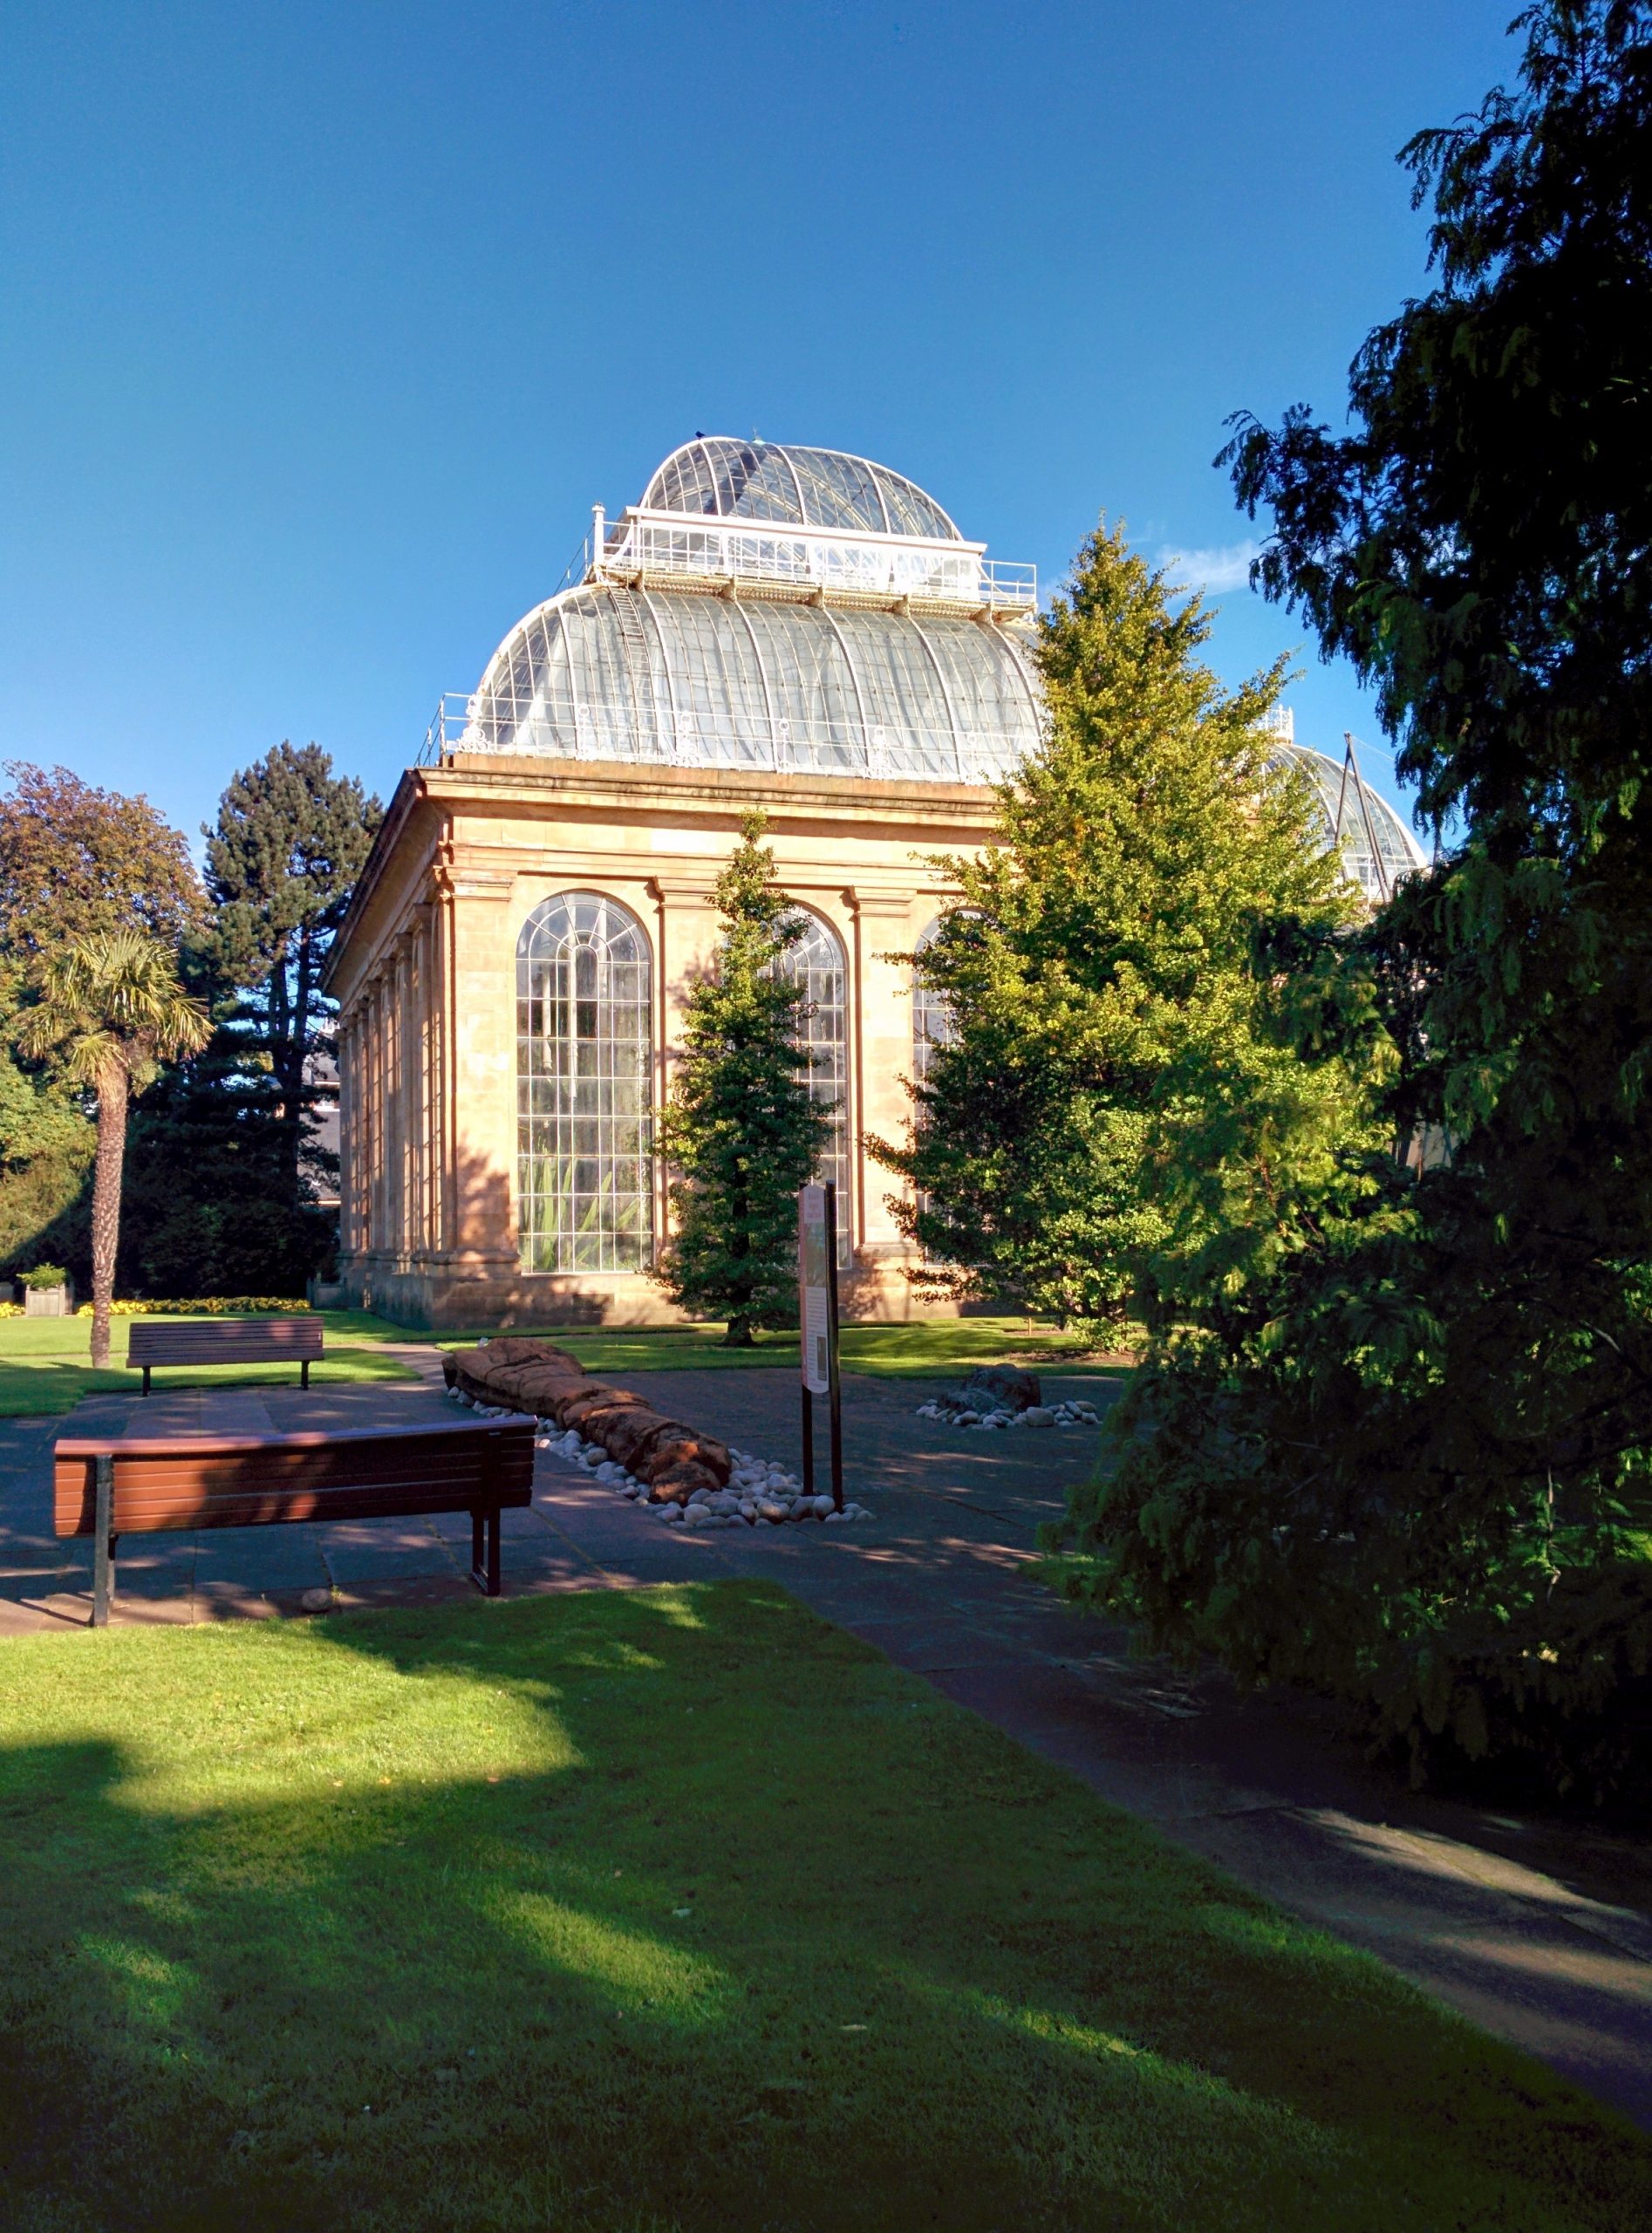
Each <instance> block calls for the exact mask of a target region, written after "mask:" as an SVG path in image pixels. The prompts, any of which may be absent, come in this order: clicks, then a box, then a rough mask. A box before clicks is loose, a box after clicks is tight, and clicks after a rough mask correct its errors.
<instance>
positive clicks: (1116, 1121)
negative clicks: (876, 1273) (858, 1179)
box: [871, 522, 1350, 1321]
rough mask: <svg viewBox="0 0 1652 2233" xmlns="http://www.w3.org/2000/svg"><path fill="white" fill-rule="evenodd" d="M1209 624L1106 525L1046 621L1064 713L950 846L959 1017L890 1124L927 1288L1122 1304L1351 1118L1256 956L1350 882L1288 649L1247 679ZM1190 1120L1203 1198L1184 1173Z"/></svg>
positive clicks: (948, 958)
mask: <svg viewBox="0 0 1652 2233" xmlns="http://www.w3.org/2000/svg"><path fill="white" fill-rule="evenodd" d="M1210 629H1211V623H1210V619H1209V617H1208V615H1207V614H1206V613H1205V611H1204V610H1203V608H1202V606H1201V604H1200V603H1199V601H1198V598H1191V599H1188V600H1187V601H1185V602H1178V601H1177V598H1176V592H1175V591H1173V589H1172V588H1171V585H1170V584H1168V583H1167V581H1166V579H1165V577H1164V575H1163V574H1162V573H1156V572H1154V571H1152V570H1150V568H1149V567H1148V566H1147V565H1146V564H1145V563H1143V560H1142V559H1141V558H1139V557H1136V556H1135V555H1134V554H1132V553H1131V551H1130V550H1129V548H1128V546H1127V544H1126V543H1125V540H1124V537H1123V533H1122V532H1121V531H1119V530H1118V529H1110V528H1109V527H1108V526H1107V525H1106V523H1105V522H1103V523H1102V526H1101V528H1100V529H1098V531H1097V532H1096V534H1095V535H1094V536H1091V537H1090V539H1089V541H1088V542H1087V543H1086V544H1085V545H1084V547H1083V549H1082V551H1081V553H1080V555H1079V559H1078V563H1077V566H1076V569H1075V575H1074V578H1073V580H1072V583H1071V584H1070V585H1069V588H1068V593H1067V595H1066V596H1065V597H1064V598H1058V599H1057V600H1056V601H1055V604H1054V606H1053V608H1052V610H1051V611H1050V613H1049V615H1048V618H1046V619H1045V621H1044V623H1043V632H1042V642H1041V647H1040V654H1039V657H1040V663H1041V666H1042V669H1043V674H1044V681H1045V690H1046V694H1047V697H1048V704H1049V709H1050V725H1049V730H1048V735H1047V737H1046V739H1045V741H1044V743H1043V744H1042V746H1041V748H1040V749H1039V751H1037V752H1036V753H1035V754H1034V755H1033V756H1032V757H1031V758H1030V759H1029V760H1028V761H1027V763H1026V764H1025V765H1024V766H1023V768H1021V770H1020V771H1019V772H1018V773H1017V774H1016V775H1014V777H1013V778H1012V779H1011V780H1010V782H1007V784H1006V785H1005V786H1004V788H1003V789H1002V791H1001V793H1000V832H999V843H998V844H997V845H996V846H995V847H994V848H993V850H990V851H989V852H988V853H986V855H985V856H984V857H982V858H981V859H980V860H979V861H967V860H947V861H945V862H943V863H942V864H940V865H941V866H942V867H943V868H944V869H945V872H946V874H947V875H948V877H949V878H950V879H951V880H952V882H953V883H954V884H956V885H957V887H958V889H959V892H960V894H961V904H960V905H959V908H958V910H957V911H956V912H954V913H953V914H952V916H951V917H950V918H947V920H946V921H945V923H944V924H943V925H942V928H941V930H940V932H939V935H938V936H937V938H936V939H934V941H933V942H932V944H931V945H929V946H926V947H925V949H924V950H923V952H922V953H920V954H918V956H917V957H915V962H914V966H915V967H916V968H917V970H918V972H919V973H920V975H921V977H922V979H923V980H925V982H926V983H927V984H928V985H929V986H931V987H932V988H933V990H934V991H935V992H936V993H938V994H939V995H940V998H941V1000H942V1002H943V1004H944V1008H945V1013H946V1014H947V1016H948V1019H949V1022H948V1028H947V1033H946V1035H945V1039H944V1041H942V1043H941V1044H939V1046H937V1047H936V1048H934V1049H933V1050H932V1056H931V1062H930V1069H929V1075H928V1077H927V1080H926V1081H925V1082H923V1083H922V1084H919V1085H918V1086H916V1087H915V1088H914V1099H915V1103H916V1107H915V1114H914V1122H913V1124H912V1127H911V1132H910V1135H909V1137H908V1139H907V1140H906V1142H905V1144H900V1145H894V1144H890V1143H887V1142H874V1143H872V1144H871V1145H872V1148H873V1151H874V1152H875V1153H876V1154H877V1155H878V1156H879V1157H881V1159H882V1160H883V1161H884V1162H885V1163H886V1164H888V1165H889V1166H890V1167H891V1168H892V1169H893V1170H895V1171H898V1172H900V1173H901V1175H902V1176H903V1177H905V1178H906V1179H907V1180H909V1182H910V1183H911V1187H912V1189H913V1197H912V1198H907V1199H905V1201H897V1202H895V1203H894V1204H893V1205H892V1206H893V1207H894V1209H895V1211H896V1214H897V1215H898V1217H899V1219H901V1221H902V1222H903V1224H904V1225H905V1229H906V1230H907V1232H908V1233H909V1234H911V1236H912V1237H913V1238H914V1239H917V1240H918V1241H919V1242H921V1243H922V1245H923V1246H924V1248H925V1252H926V1253H927V1256H928V1259H929V1262H928V1265H927V1267H926V1268H925V1270H924V1271H922V1272H920V1273H918V1274H916V1275H915V1276H916V1279H917V1280H918V1284H919V1285H920V1286H926V1287H929V1288H931V1289H932V1290H940V1291H943V1292H950V1293H952V1294H958V1295H980V1296H987V1295H993V1296H999V1297H1003V1298H1005V1299H1013V1300H1014V1301H1018V1302H1020V1303H1021V1304H1022V1305H1024V1306H1025V1307H1027V1308H1035V1309H1040V1310H1047V1311H1049V1312H1052V1313H1054V1314H1055V1315H1056V1316H1057V1317H1058V1318H1060V1319H1061V1320H1062V1321H1067V1320H1068V1319H1072V1318H1078V1319H1083V1320H1089V1321H1107V1320H1109V1319H1114V1320H1116V1319H1117V1318H1118V1317H1120V1316H1122V1315H1124V1314H1126V1313H1127V1312H1128V1311H1129V1310H1130V1309H1131V1308H1136V1307H1139V1305H1140V1304H1141V1301H1142V1296H1141V1294H1140V1288H1141V1285H1142V1282H1143V1279H1146V1278H1150V1277H1152V1276H1156V1275H1157V1274H1156V1273H1155V1271H1154V1268H1153V1267H1155V1266H1156V1265H1157V1262H1158V1260H1159V1257H1160V1255H1161V1253H1162V1252H1163V1251H1164V1250H1165V1249H1166V1248H1167V1247H1170V1246H1171V1245H1172V1243H1174V1244H1175V1245H1176V1246H1179V1247H1182V1248H1186V1247H1190V1246H1198V1245H1199V1243H1200V1239H1201V1236H1202V1235H1204V1234H1205V1233H1208V1231H1209V1230H1210V1229H1211V1228H1212V1225H1213V1224H1214V1223H1216V1222H1219V1221H1220V1220H1221V1219H1225V1218H1226V1217H1227V1216H1228V1215H1229V1214H1231V1212H1232V1209H1233V1206H1234V1200H1235V1199H1239V1198H1242V1199H1243V1200H1245V1201H1246V1202H1255V1201H1257V1200H1259V1199H1265V1198H1266V1192H1267V1189H1268V1186H1269V1185H1270V1184H1273V1185H1277V1184H1278V1182H1279V1179H1280V1168H1279V1166H1280V1162H1281V1160H1283V1161H1284V1162H1286V1163H1287V1164H1288V1163H1289V1162H1290V1161H1291V1160H1292V1159H1293V1158H1294V1157H1319V1156H1322V1155H1323V1153H1324V1152H1325V1150H1326V1145H1327V1143H1328V1140H1329V1139H1331V1138H1334V1137H1335V1136H1336V1135H1337V1133H1338V1130H1339V1127H1340V1126H1341V1124H1342V1123H1344V1121H1345V1117H1346V1113H1347V1111H1346V1096H1345V1094H1344V1092H1343V1089H1342V1082H1341V1080H1340V1079H1333V1078H1331V1077H1329V1076H1328V1075H1327V1074H1326V1073H1325V1072H1324V1071H1322V1070H1318V1071H1316V1070H1314V1069H1312V1068H1311V1067H1305V1066H1303V1065H1302V1064H1300V1063H1299V1062H1296V1061H1295V1060H1294V1057H1293V1056H1292V1055H1290V1054H1289V1053H1288V1051H1287V1050H1285V1049H1283V1048H1280V1044H1279V1043H1278V1039H1277V1035H1274V1034H1273V1033H1272V1032H1271V1031H1270V1030H1269V1028H1267V1027H1266V1021H1265V1020H1264V1018H1263V1016H1262V1014H1261V1013H1260V1007H1259V995H1260V992H1261V987H1260V986H1259V980H1258V978H1257V976H1256V973H1255V972H1254V970H1253V960H1252V957H1253V943H1254V939H1255V934H1256V932H1257V927H1258V925H1259V924H1260V923H1261V922H1263V921H1264V920H1266V919H1267V918H1279V917H1281V916H1282V917H1286V918H1294V919H1298V920H1300V921H1302V922H1304V923H1310V922H1311V923H1314V924H1318V925H1322V926H1327V927H1328V926H1330V925H1335V924H1336V923H1338V922H1340V921H1341V920H1343V919H1345V918H1346V917H1347V915H1348V912H1349V905H1350V903H1349V901H1348V898H1347V896H1346V895H1345V894H1344V893H1343V892H1342V891H1341V890H1340V889H1339V886H1338V881H1337V878H1336V876H1335V870H1334V865H1333V864H1331V863H1330V862H1329V861H1328V858H1327V857H1326V854H1325V850H1324V845H1323V842H1322V838H1321V836H1320V834H1319V833H1318V832H1317V831H1316V830H1315V828H1314V820H1313V816H1314V809H1313V808H1312V806H1311V804H1310V802H1309V800H1308V797H1307V790H1306V785H1305V782H1304V780H1303V779H1301V778H1300V777H1299V776H1297V775H1293V774H1290V773H1287V772H1285V771H1282V770H1280V768H1277V767H1275V766H1273V764H1271V761H1270V757H1269V751H1270V748H1269V746H1268V743H1267V741H1266V737H1265V735H1264V734H1263V733H1262V730H1261V727H1260V724H1261V721H1262V718H1263V716H1264V714H1266V711H1267V709H1268V707H1270V706H1271V705H1272V704H1273V700H1274V699H1275V697H1276V696H1277V694H1278V692H1279V688H1280V683H1281V681H1282V679H1283V663H1282V662H1281V663H1280V664H1279V665H1276V666H1274V667H1273V668H1271V669H1269V670H1268V671H1266V673H1261V674H1259V675H1257V676H1255V677H1254V678H1253V679H1252V680H1251V681H1249V682H1247V683H1246V684H1245V685H1244V686H1242V687H1241V688H1239V689H1238V690H1234V691H1231V692H1230V691H1227V690H1225V689H1224V688H1223V687H1222V686H1221V685H1220V684H1219V682H1218V680H1217V679H1216V677H1215V676H1214V675H1213V674H1212V673H1211V671H1210V670H1209V669H1208V668H1207V667H1206V666H1204V665H1203V664H1201V662H1200V660H1199V659H1198V652H1199V650H1200V647H1201V646H1202V645H1204V643H1205V640H1206V638H1208V636H1209V634H1210ZM1218 1111H1220V1112H1221V1114H1222V1121H1223V1123H1225V1124H1226V1125H1227V1127H1228V1130H1227V1131H1226V1133H1225V1136H1224V1138H1223V1143H1222V1144H1221V1145H1220V1146H1217V1145H1216V1144H1215V1134H1214V1132H1212V1131H1211V1130H1210V1128H1211V1127H1212V1124H1213V1123H1214V1122H1215V1119H1216V1115H1217V1112H1218ZM1195 1130H1198V1131H1199V1132H1200V1133H1201V1136H1202V1137H1204V1138H1205V1146H1204V1147H1203V1148H1202V1149H1201V1151H1200V1152H1201V1154H1203V1155H1206V1156H1208V1157H1210V1158H1211V1160H1210V1164H1209V1168H1208V1171H1207V1174H1206V1176H1207V1178H1208V1180H1209V1182H1210V1183H1209V1185H1207V1186H1206V1187H1205V1190H1204V1191H1205V1198H1204V1199H1203V1201H1202V1202H1201V1203H1200V1205H1199V1206H1198V1210H1197V1211H1196V1212H1192V1213H1191V1215H1189V1214H1188V1213H1187V1212H1186V1209H1185V1205H1184V1208H1183V1210H1182V1211H1179V1212H1173V1211H1172V1208H1171V1204H1170V1201H1169V1198H1168V1196H1169V1190H1168V1189H1167V1187H1166V1185H1165V1170H1166V1166H1167V1164H1173V1163H1175V1162H1176V1161H1177V1159H1178V1157H1180V1156H1181V1155H1183V1153H1184V1148H1185V1143H1186V1141H1187V1139H1188V1138H1189V1137H1191V1135H1192V1133H1193V1132H1194V1131H1195ZM1178 1216H1180V1217H1181V1219H1182V1223H1181V1226H1180V1229H1179V1231H1178V1228H1177V1219H1178Z"/></svg>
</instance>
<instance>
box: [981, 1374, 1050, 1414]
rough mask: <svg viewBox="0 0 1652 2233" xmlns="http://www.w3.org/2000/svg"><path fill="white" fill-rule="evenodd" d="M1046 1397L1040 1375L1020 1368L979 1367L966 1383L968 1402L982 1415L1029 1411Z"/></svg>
mask: <svg viewBox="0 0 1652 2233" xmlns="http://www.w3.org/2000/svg"><path fill="white" fill-rule="evenodd" d="M1043 1394H1044V1391H1043V1390H1042V1389H1041V1387H1040V1386H1039V1384H1038V1375H1037V1374H1036V1373H1035V1372H1023V1371H1022V1369H1021V1366H1020V1365H1018V1364H978V1365H977V1366H976V1368H975V1369H974V1371H973V1372H972V1373H971V1375H970V1376H969V1378H968V1379H967V1380H966V1382H965V1383H964V1396H965V1400H966V1402H967V1403H971V1404H973V1406H974V1408H975V1409H976V1410H978V1411H1025V1410H1028V1409H1030V1407H1031V1406H1032V1405H1033V1404H1034V1403H1041V1402H1042V1401H1043Z"/></svg>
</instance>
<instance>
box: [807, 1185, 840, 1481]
mask: <svg viewBox="0 0 1652 2233" xmlns="http://www.w3.org/2000/svg"><path fill="white" fill-rule="evenodd" d="M797 1280H798V1303H799V1309H798V1317H799V1321H800V1324H801V1326H802V1399H803V1488H804V1491H805V1492H806V1494H808V1495H809V1496H813V1495H814V1493H815V1398H816V1396H826V1397H827V1398H828V1399H829V1401H828V1417H829V1422H830V1429H831V1480H832V1504H833V1506H834V1507H835V1508H836V1510H837V1511H838V1512H841V1511H842V1510H843V1387H842V1383H841V1382H840V1380H839V1378H838V1372H837V1189H836V1186H834V1185H833V1184H832V1182H831V1180H830V1179H828V1180H827V1181H826V1182H825V1184H824V1185H812V1186H804V1187H801V1188H800V1189H799V1190H798V1195H797Z"/></svg>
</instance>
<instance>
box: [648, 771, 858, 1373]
mask: <svg viewBox="0 0 1652 2233" xmlns="http://www.w3.org/2000/svg"><path fill="white" fill-rule="evenodd" d="M764 826H765V823H764V817H763V816H761V815H760V814H759V815H751V816H747V819H746V820H745V821H744V822H743V823H741V843H740V844H739V845H738V846H737V847H736V848H735V850H734V854H733V855H732V856H731V857H730V859H729V862H728V864H727V867H726V868H725V869H724V871H723V872H722V874H721V876H720V877H719V878H718V882H717V894H716V897H717V907H718V912H719V914H720V917H721V925H722V928H721V937H720V943H719V946H718V952H717V959H716V964H715V966H714V968H713V972H712V973H711V974H710V975H709V976H707V977H706V978H703V979H702V980H700V983H699V984H697V985H696V986H695V987H693V990H692V991H691V993H690V994H689V996H688V1000H687V1004H686V1013H685V1018H684V1025H683V1060H682V1062H681V1065H680V1067H679V1070H678V1073H677V1076H676V1078H675V1079H674V1081H673V1082H672V1092H671V1098H670V1100H669V1102H668V1103H667V1105H666V1113H665V1118H664V1122H663V1123H662V1125H661V1128H660V1145H661V1148H662V1151H663V1152H664V1154H665V1156H666V1161H667V1163H668V1164H669V1165H670V1167H671V1168H672V1171H673V1173H674V1176H673V1178H672V1186H671V1203H672V1217H673V1231H672V1237H671V1239H670V1241H669V1243H668V1245H667V1246H666V1250H665V1251H664V1253H663V1255H662V1258H661V1261H660V1265H659V1273H658V1274H657V1276H658V1277H659V1280H660V1283H661V1284H662V1285H663V1286H664V1287H665V1288H666V1293H667V1294H669V1295H670V1296H671V1298H672V1301H675V1302H679V1303H681V1304H683V1305H684V1306H685V1307H686V1308H688V1309H690V1310H693V1311H697V1312H701V1313H703V1314H705V1315H707V1316H708V1317H714V1318H721V1319H724V1320H726V1321H727V1333H726V1335H724V1341H725V1342H726V1343H727V1346H729V1347H730V1348H735V1349H738V1348H748V1347H749V1346H750V1345H751V1342H752V1339H753V1335H754V1329H755V1328H759V1327H765V1326H779V1325H786V1324H788V1323H790V1322H791V1321H792V1320H793V1318H795V1315H796V1308H797V1190H798V1188H799V1187H800V1186H802V1185H805V1184H806V1183H807V1182H808V1180H809V1177H810V1176H811V1174H812V1173H813V1171H814V1169H815V1166H816V1164H817V1163H818V1162H819V1160H820V1157H821V1155H822V1154H823V1151H824V1149H825V1146H826V1143H827V1139H828V1137H829V1133H830V1129H831V1110H830V1108H829V1107H828V1106H827V1105H826V1104H824V1103H819V1102H816V1101H814V1100H812V1099H811V1098H810V1096H809V1085H808V1082H807V1079H806V1077H805V1076H804V1075H803V1072H802V1069H801V1067H800V1063H799V1057H798V1041H799V1036H800V1034H801V1030H802V1021H803V1016H804V1007H805V999H804V994H803V990H802V987H801V986H800V985H797V984H795V983H794V982H793V981H792V980H790V979H789V978H788V977H787V976H786V975H785V974H784V973H783V970H784V965H785V961H786V957H787V956H788V953H790V952H791V950H792V948H793V947H794V946H795V945H796V944H797V941H798V939H800V938H801V937H802V935H803V931H804V927H805V925H804V923H803V919H802V917H801V916H800V915H798V914H797V912H795V909H794V908H793V906H792V904H791V902H790V901H789V900H788V898H787V897H786V895H785V893H784V892H782V891H777V890H776V889H775V883H774V873H775V857H774V855H773V854H772V853H771V852H770V851H769V850H768V847H767V846H765V845H763V844H762V843H761V842H760V841H761V837H762V833H763V830H764Z"/></svg>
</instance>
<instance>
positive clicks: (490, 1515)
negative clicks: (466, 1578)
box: [470, 1505, 499, 1597]
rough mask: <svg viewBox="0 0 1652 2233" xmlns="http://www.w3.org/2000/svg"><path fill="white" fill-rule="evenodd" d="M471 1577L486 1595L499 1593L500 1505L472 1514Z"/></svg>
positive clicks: (475, 1511)
mask: <svg viewBox="0 0 1652 2233" xmlns="http://www.w3.org/2000/svg"><path fill="white" fill-rule="evenodd" d="M470 1578H471V1580H472V1581H474V1583H475V1585H476V1587H477V1588H478V1589H480V1590H481V1594H482V1595H483V1596H484V1597H497V1596H498V1595H499V1506H497V1505H492V1506H489V1507H488V1509H487V1511H486V1512H484V1511H482V1510H481V1509H480V1508H478V1509H476V1510H474V1511H473V1512H472V1513H471V1515H470Z"/></svg>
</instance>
